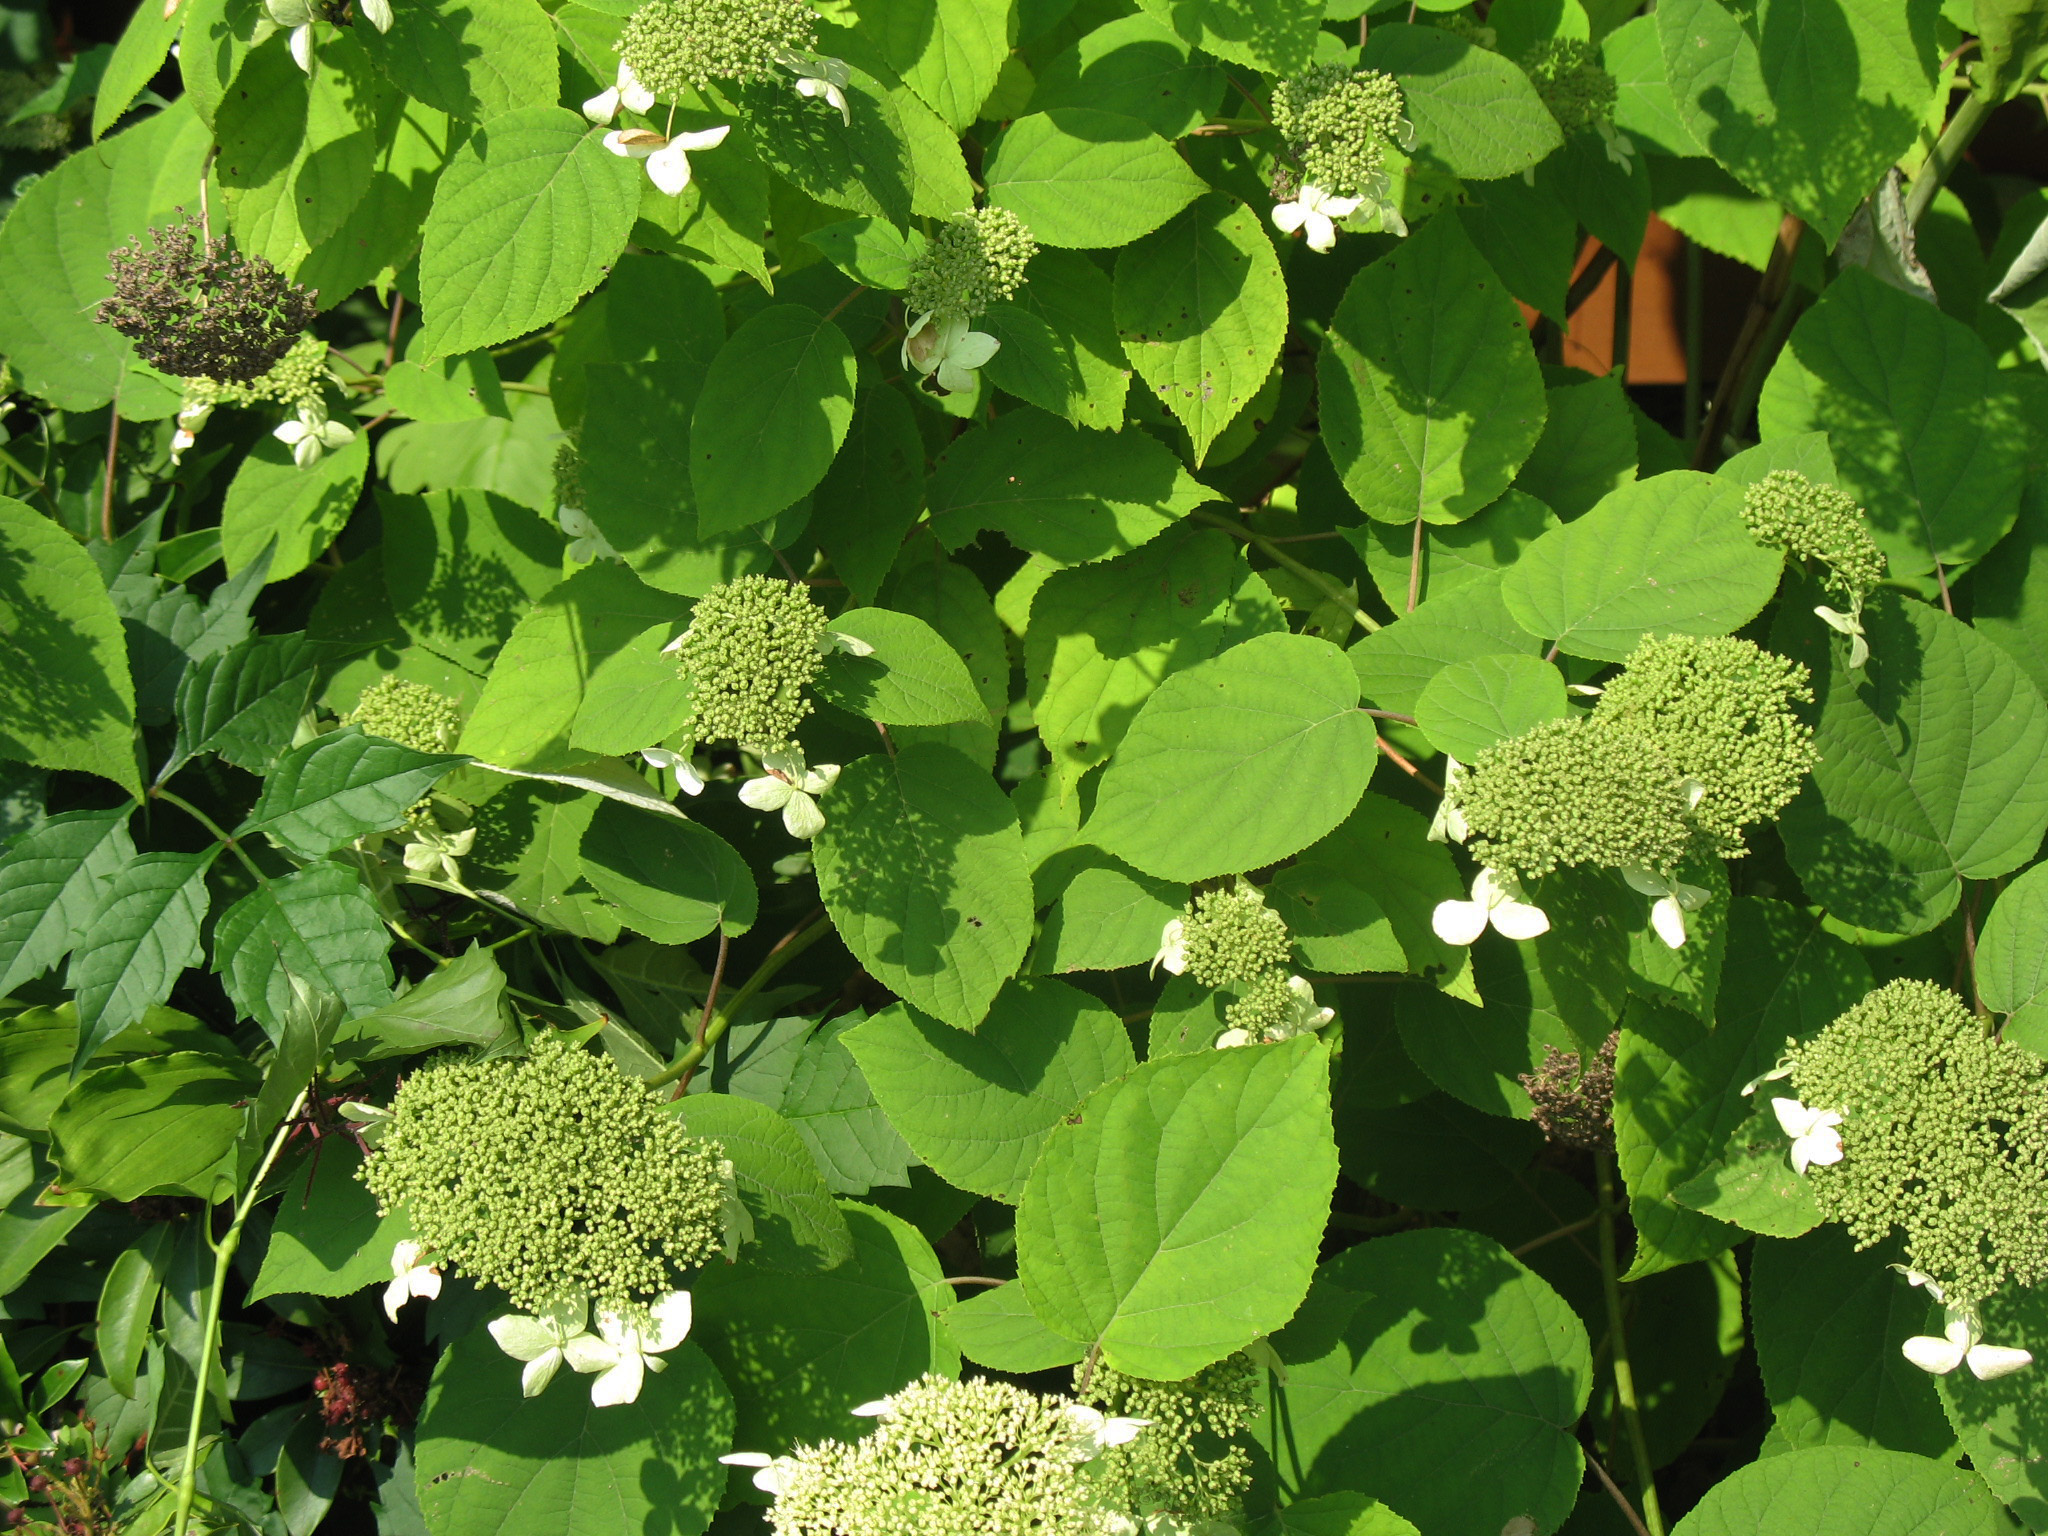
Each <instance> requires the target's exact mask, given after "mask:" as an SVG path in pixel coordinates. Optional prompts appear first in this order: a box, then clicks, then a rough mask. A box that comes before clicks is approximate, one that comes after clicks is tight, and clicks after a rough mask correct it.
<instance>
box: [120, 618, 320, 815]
mask: <svg viewBox="0 0 2048 1536" xmlns="http://www.w3.org/2000/svg"><path fill="white" fill-rule="evenodd" d="M321 659H322V658H321V655H320V650H319V647H318V645H317V644H316V643H315V642H313V641H311V640H308V639H307V638H306V636H305V635H303V634H294V635H252V636H251V637H250V638H249V639H247V640H244V641H243V642H242V643H241V644H239V645H237V646H234V647H232V648H230V649H228V650H224V651H215V652H214V653H213V654H212V655H209V656H202V657H199V658H198V659H197V660H195V661H194V662H193V663H192V664H191V665H190V666H188V667H187V668H186V669H185V672H184V674H183V675H182V676H181V677H180V678H179V679H178V702H177V718H178V745H177V749H176V750H175V751H174V752H173V753H172V754H171V759H170V762H169V763H167V764H166V765H165V767H164V770H163V771H162V772H161V773H159V774H158V775H157V782H158V783H159V784H161V783H163V782H164V781H165V780H167V779H168V778H170V776H171V774H172V773H173V772H175V771H176V770H177V769H178V768H179V767H180V766H182V765H183V764H184V763H187V762H189V761H191V760H192V759H193V758H195V757H197V756H198V755H199V754H200V753H202V752H211V753H213V754H215V755H216V756H217V757H219V758H221V759H222V760H223V761H225V762H229V763H233V764H234V765H235V766H236V767H237V768H246V769H247V770H248V771H249V772H251V773H262V772H263V771H264V770H266V769H267V768H269V767H270V765H271V764H272V763H274V762H275V761H276V760H277V758H278V755H279V754H280V753H282V752H283V751H284V750H285V749H286V748H287V747H289V746H290V745H291V741H292V734H293V732H294V731H296V730H297V729H298V725H299V720H300V718H301V717H302V716H303V715H304V714H305V712H306V704H307V701H308V699H309V698H310V696H311V694H312V691H313V682H314V679H315V677H316V675H317V668H318V666H319V663H320V661H321Z"/></svg>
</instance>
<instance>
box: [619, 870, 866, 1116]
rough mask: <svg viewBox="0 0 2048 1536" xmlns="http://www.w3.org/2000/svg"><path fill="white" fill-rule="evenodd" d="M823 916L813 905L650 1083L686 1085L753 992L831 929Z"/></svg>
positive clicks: (771, 979) (650, 1084)
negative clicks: (701, 1031) (708, 1024)
mask: <svg viewBox="0 0 2048 1536" xmlns="http://www.w3.org/2000/svg"><path fill="white" fill-rule="evenodd" d="M824 917H825V909H824V908H823V907H814V908H812V909H811V915H810V916H809V917H807V918H805V919H804V920H803V921H802V922H801V923H798V924H797V925H796V927H794V928H792V929H790V930H789V932H787V933H785V934H784V935H783V936H782V937H781V938H779V939H777V940H776V941H775V947H774V948H773V949H771V950H769V951H768V953H767V954H766V955H764V956H763V957H762V958H761V963H760V964H759V965H757V966H756V967H754V974H753V975H751V976H749V977H748V978H747V979H746V981H745V982H744V983H743V984H742V985H741V987H740V989H739V991H737V992H735V993H733V995H732V996H731V997H730V998H729V999H728V1000H727V1001H726V1005H725V1006H724V1007H723V1008H721V1009H719V1010H718V1017H716V1018H715V1019H713V1020H712V1021H711V1027H710V1028H708V1029H706V1030H705V1031H704V1034H703V1038H702V1039H700V1040H698V1041H696V1042H695V1043H694V1044H692V1045H691V1047H690V1048H689V1049H688V1050H686V1051H684V1052H683V1054H682V1055H680V1056H678V1057H677V1058H676V1059H675V1060H674V1061H673V1062H671V1063H670V1064H669V1065H668V1066H667V1067H665V1068H664V1069H663V1070H661V1071H659V1072H657V1073H655V1074H654V1076H652V1077H650V1078H648V1079H647V1086H648V1087H650V1088H665V1087H667V1086H668V1085H669V1084H670V1083H673V1082H675V1081H676V1080H677V1079H681V1080H682V1082H683V1084H684V1085H685V1086H687V1085H688V1084H689V1081H690V1074H691V1073H693V1072H695V1071H696V1070H697V1065H698V1063H700V1062H701V1061H703V1060H704V1058H705V1057H706V1056H708V1055H710V1054H711V1049H712V1047H713V1046H715V1045H717V1044H718V1042H719V1041H720V1040H721V1039H722V1038H723V1037H724V1035H725V1032H726V1030H728V1029H730V1028H731V1027H732V1021H733V1020H734V1019H735V1018H737V1017H739V1012H740V1010H741V1009H742V1008H744V1007H746V1006H747V1004H748V1003H750V1002H752V1001H753V1000H754V995H755V994H756V993H757V992H759V991H760V990H761V989H762V988H763V987H765V986H767V985H768V983H769V982H771V981H773V980H774V979H775V977H776V976H777V975H779V974H780V973H781V971H782V968H783V967H784V966H785V965H788V964H789V962H790V961H792V960H794V959H795V958H796V957H797V956H798V955H800V954H802V953H803V952H804V951H805V950H807V949H809V948H810V947H811V946H812V945H813V944H815V943H817V942H818V940H819V939H820V938H822V937H824V935H825V934H827V933H829V932H831V931H832V925H831V924H830V923H828V922H826V921H824Z"/></svg>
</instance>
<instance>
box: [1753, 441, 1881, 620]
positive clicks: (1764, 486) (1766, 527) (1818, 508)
mask: <svg viewBox="0 0 2048 1536" xmlns="http://www.w3.org/2000/svg"><path fill="white" fill-rule="evenodd" d="M1742 521H1743V522H1744V523H1746V524H1747V525H1748V527H1749V532H1750V536H1751V537H1752V538H1754V539H1755V540H1756V541H1757V543H1759V544H1768V545H1773V546H1775V547H1776V548H1778V549H1782V550H1784V551H1785V553H1786V554H1788V555H1790V556H1791V557H1792V558H1793V559H1795V560H1812V561H1815V562H1817V563H1818V564H1819V565H1820V566H1822V567H1823V569H1824V570H1825V571H1826V576H1825V578H1824V579H1825V580H1826V582H1827V585H1828V586H1829V587H1830V588H1831V589H1832V590H1834V591H1835V592H1837V593H1839V594H1840V595H1841V596H1842V597H1843V598H1845V599H1847V600H1848V601H1850V602H1852V603H1855V604H1858V605H1859V606H1860V605H1861V604H1862V602H1863V600H1864V599H1865V598H1866V597H1868V596H1869V595H1870V594H1871V592H1872V591H1873V590H1874V589H1875V588H1876V586H1877V584H1878V583H1879V582H1881V581H1883V580H1884V572H1885V558H1884V551H1883V550H1881V549H1879V548H1878V547H1877V541H1876V540H1875V539H1873V538H1871V536H1870V525H1869V524H1868V523H1867V522H1866V521H1865V520H1864V516H1863V509H1862V508H1861V507H1860V506H1858V505H1857V504H1856V498H1855V497H1853V496H1851V495H1850V494H1849V493H1848V492H1847V491H1845V490H1843V489H1841V487H1839V486H1834V485H1822V484H1820V483H1819V482H1817V481H1814V480H1809V479H1807V477H1806V476H1804V475H1802V474H1800V473H1799V471H1798V470H1796V469H1778V470H1773V471H1772V472H1771V473H1770V474H1768V475H1766V476H1764V478H1763V479H1761V480H1759V481H1757V482H1756V483H1755V484H1754V485H1752V486H1750V488H1749V489H1748V490H1747V491H1746V492H1745V493H1744V494H1743V498H1742Z"/></svg>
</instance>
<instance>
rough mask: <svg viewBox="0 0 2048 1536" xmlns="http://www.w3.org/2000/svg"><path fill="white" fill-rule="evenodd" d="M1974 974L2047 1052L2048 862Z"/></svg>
mask: <svg viewBox="0 0 2048 1536" xmlns="http://www.w3.org/2000/svg"><path fill="white" fill-rule="evenodd" d="M0 900H4V897H0ZM1976 976H1977V993H1978V996H1979V997H1981V998H1982V999H1983V1003H1984V1006H1985V1007H1986V1008H1989V1009H1990V1010H1991V1011H1992V1012H1993V1013H2003V1014H2007V1015H2010V1017H2008V1018H2007V1019H2006V1021H2005V1030H2004V1038H2005V1039H2007V1040H2010V1041H2012V1042H2013V1043H2014V1044H2016V1045H2024V1046H2025V1047H2026V1048H2027V1049H2028V1050H2030V1051H2032V1052H2033V1053H2034V1054H2035V1055H2037V1056H2048V1001H2044V1000H2043V994H2048V865H2044V864H2036V865H2035V866H2034V867H2033V868H2032V869H2030V870H2028V871H2026V873H2024V874H2022V875H2021V876H2020V877H2019V878H2018V879H2017V880H2015V881H2013V882H2012V884H2010V885H2008V886H2007V887H2006V888H2005V889H2004V890H2003V891H2001V892H2000V893H1999V896H1998V902H1997V905H1995V906H1993V907H1992V909H1991V915H1990V916H1989V917H1987V918H1985V920H1984V933H1983V936H1982V937H1980V938H1979V939H1978V940H1977V969H1976ZM4 990H5V989H4V988H0V991H4Z"/></svg>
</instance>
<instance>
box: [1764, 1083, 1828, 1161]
mask: <svg viewBox="0 0 2048 1536" xmlns="http://www.w3.org/2000/svg"><path fill="white" fill-rule="evenodd" d="M1771 1110H1772V1112H1773V1113H1774V1114H1776V1115H1777V1117H1778V1124H1779V1125H1780V1126H1782V1127H1784V1131H1785V1134H1786V1135H1787V1136H1790V1137H1791V1138H1792V1171H1793V1172H1794V1173H1796V1174H1798V1175H1800V1177H1802V1178H1804V1177H1805V1175H1806V1170H1807V1169H1808V1168H1810V1167H1812V1166H1814V1165H1815V1164H1818V1165H1820V1166H1821V1167H1823V1168H1825V1167H1827V1166H1829V1165H1830V1164H1833V1163H1839V1162H1840V1161H1841V1160H1842V1133H1841V1132H1840V1131H1839V1130H1837V1129H1836V1127H1837V1126H1839V1125H1840V1124H1841V1123H1842V1117H1841V1115H1840V1114H1838V1113H1837V1112H1836V1111H1834V1110H1832V1109H1808V1108H1807V1107H1806V1106H1805V1105H1804V1104H1802V1103H1800V1102H1799V1101H1798V1100H1797V1099H1773V1100H1771Z"/></svg>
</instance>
